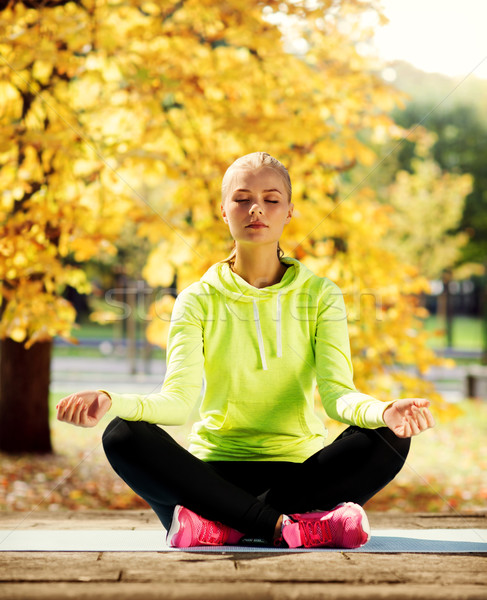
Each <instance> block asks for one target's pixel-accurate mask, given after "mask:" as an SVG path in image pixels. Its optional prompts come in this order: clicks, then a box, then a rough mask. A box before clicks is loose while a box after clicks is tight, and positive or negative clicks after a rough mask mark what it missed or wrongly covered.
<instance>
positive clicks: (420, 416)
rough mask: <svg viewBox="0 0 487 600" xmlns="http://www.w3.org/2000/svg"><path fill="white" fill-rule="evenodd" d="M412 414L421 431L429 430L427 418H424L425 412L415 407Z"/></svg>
mask: <svg viewBox="0 0 487 600" xmlns="http://www.w3.org/2000/svg"><path fill="white" fill-rule="evenodd" d="M412 413H413V418H414V421H415V423H416V424H417V425H418V427H419V429H420V431H424V430H425V429H428V423H427V421H426V417H425V416H424V412H423V410H421V409H420V408H417V407H416V406H413V408H412Z"/></svg>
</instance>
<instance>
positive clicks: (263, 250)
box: [232, 244, 287, 288]
mask: <svg viewBox="0 0 487 600" xmlns="http://www.w3.org/2000/svg"><path fill="white" fill-rule="evenodd" d="M286 269H287V266H286V265H284V264H283V263H281V262H280V260H279V258H278V257H277V245H275V244H272V245H269V246H259V247H257V248H256V247H255V246H254V247H253V248H246V247H245V246H244V247H241V246H240V245H239V244H237V254H236V256H235V262H234V264H233V267H232V270H233V271H234V272H235V273H237V275H240V277H242V279H245V281H246V282H247V283H249V284H250V285H252V286H254V287H256V288H264V287H268V286H269V285H274V284H275V283H279V282H280V281H281V279H282V276H283V275H284V273H285V272H286Z"/></svg>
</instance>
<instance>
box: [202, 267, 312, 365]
mask: <svg viewBox="0 0 487 600" xmlns="http://www.w3.org/2000/svg"><path fill="white" fill-rule="evenodd" d="M281 262H282V263H284V264H286V265H289V266H288V268H287V269H286V272H285V273H284V275H283V276H282V279H281V281H279V283H275V284H274V285H270V286H267V287H265V288H256V287H254V286H253V285H250V283H248V282H247V281H245V279H243V278H242V277H240V275H237V273H234V272H233V271H232V270H231V269H230V265H229V264H228V263H226V262H219V263H216V264H214V265H212V266H211V267H210V268H209V269H208V271H207V272H206V273H205V274H204V275H203V277H202V278H201V280H200V281H201V282H202V283H206V284H207V285H209V286H211V287H213V288H215V289H216V290H217V291H218V292H220V293H221V294H223V295H224V296H226V297H227V298H230V299H231V300H233V301H234V302H246V303H250V302H252V304H253V313H254V323H255V329H256V332H257V339H258V342H259V352H260V360H261V364H262V369H264V370H267V361H266V356H265V348H264V339H263V335H262V328H261V322H260V314H259V305H258V302H260V301H266V300H271V301H274V302H275V303H276V317H277V318H276V346H277V356H278V358H281V357H282V340H281V330H282V326H281V295H282V294H286V293H288V292H290V291H291V290H294V289H296V288H298V287H301V286H302V285H303V284H304V283H305V282H306V281H307V280H308V279H310V278H311V277H314V274H313V272H312V271H310V269H308V267H306V266H305V265H303V264H302V263H301V262H299V260H297V259H295V258H290V257H283V258H281Z"/></svg>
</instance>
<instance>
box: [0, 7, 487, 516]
mask: <svg viewBox="0 0 487 600" xmlns="http://www.w3.org/2000/svg"><path fill="white" fill-rule="evenodd" d="M0 6H1V8H0V17H1V18H0V125H1V132H2V133H1V136H0V227H1V235H0V300H1V304H0V314H1V320H0V338H1V342H0V464H1V468H0V473H1V474H0V483H1V485H0V507H1V508H2V509H4V510H13V511H27V510H33V509H40V510H46V509H47V510H63V509H70V510H87V509H91V508H93V509H94V508H96V509H98V508H140V507H146V506H147V505H146V504H145V503H144V502H143V501H142V500H141V499H140V498H138V497H137V496H136V495H135V494H134V493H133V492H132V491H131V490H130V489H129V488H128V487H127V486H126V485H125V484H124V483H123V482H122V481H121V480H119V479H118V477H117V476H116V475H115V474H114V473H113V472H112V471H111V468H110V467H109V465H108V463H107V461H106V459H105V457H104V454H103V450H102V448H101V445H100V439H101V433H102V432H103V428H104V426H106V424H107V422H106V420H105V421H103V422H102V423H100V424H99V425H98V426H97V427H96V428H94V429H90V430H85V429H81V428H75V427H72V426H68V425H66V424H62V423H59V422H58V421H57V420H56V419H55V408H54V407H55V405H56V404H57V402H58V401H59V399H61V398H62V397H64V396H66V395H68V394H70V393H73V392H75V391H80V390H82V389H97V388H103V389H107V390H113V391H117V392H138V393H141V394H147V393H153V392H157V391H158V390H160V387H161V384H162V381H163V379H164V372H165V344H166V338H167V329H168V323H169V319H170V314H171V310H172V306H173V304H174V299H175V297H176V296H177V294H178V292H179V291H181V290H182V289H184V288H185V287H186V286H187V285H189V284H190V283H192V282H193V281H196V280H197V279H199V277H201V275H202V274H203V273H204V272H205V271H206V270H207V269H208V268H209V266H211V265H212V264H214V263H215V262H217V261H218V260H221V259H223V258H225V257H226V256H227V255H228V254H229V252H230V250H231V242H232V240H231V239H230V237H229V234H228V230H227V229H226V226H225V225H224V224H223V222H222V220H221V218H220V213H219V204H220V183H221V178H222V176H223V174H224V172H225V170H226V168H227V167H228V166H229V165H230V164H231V163H232V162H233V160H235V159H236V158H237V157H239V156H241V155H243V154H246V153H249V152H254V151H266V152H269V153H270V154H272V155H273V156H275V157H276V158H278V159H279V160H281V162H283V163H284V164H285V165H286V167H288V169H289V172H290V175H291V179H292V182H293V202H294V204H295V212H294V217H293V220H292V221H291V223H290V224H289V225H288V226H287V227H286V229H285V231H284V235H283V239H282V243H281V246H282V248H283V249H284V251H285V253H286V254H287V255H289V256H293V257H295V258H298V259H299V260H301V261H302V262H303V263H305V264H306V265H308V266H309V267H310V268H311V269H312V270H313V271H314V272H315V273H316V274H318V275H320V276H323V277H329V278H330V279H332V280H333V281H335V282H336V283H337V284H338V285H339V286H340V288H341V289H342V291H343V293H344V297H345V302H346V304H347V309H348V323H349V333H350V341H351V346H352V354H353V363H354V373H355V384H356V387H357V389H358V390H360V391H363V392H364V393H369V394H372V395H374V396H376V397H377V398H380V399H382V400H388V399H391V398H400V397H427V398H430V399H431V401H432V407H433V412H434V414H435V417H436V418H437V421H438V424H437V427H436V428H435V429H434V430H430V431H428V432H426V433H424V434H422V435H421V436H419V437H418V438H415V439H414V441H413V447H412V451H411V455H410V457H409V459H408V462H407V465H406V467H405V469H404V470H403V472H402V473H401V474H400V475H399V476H398V478H397V479H396V480H395V481H394V482H393V483H391V484H390V485H389V486H388V487H387V488H386V489H385V490H383V492H381V493H380V494H379V495H378V496H377V497H376V498H374V499H373V500H372V501H371V502H370V503H369V504H370V507H369V508H371V509H376V510H390V511H437V512H438V511H441V512H451V511H464V512H469V511H481V510H485V507H486V501H487V475H486V473H487V449H486V446H485V442H484V440H485V437H486V433H487V273H486V264H487V167H486V165H487V116H486V113H485V110H482V109H483V108H484V107H485V105H486V101H487V42H486V41H485V36H484V35H483V33H482V32H481V29H480V28H481V24H483V23H485V22H486V20H487V7H486V6H484V4H483V3H480V2H477V1H475V0H464V2H462V3H461V5H460V4H459V3H458V2H449V1H448V2H445V1H443V2H439V1H436V0H429V1H428V2H422V3H420V2H419V1H416V0H414V1H413V0H411V1H409V2H397V1H392V0H383V1H382V2H378V1H377V2H376V1H374V0H370V1H367V0H364V1H357V0H315V1H314V2H301V1H287V0H282V1H280V2H267V3H262V2H260V1H257V0H247V1H246V2H245V3H243V2H241V1H237V0H231V1H229V2H226V3H224V4H222V3H219V2H212V1H211V0H209V1H208V2H205V3H201V2H197V1H196V0H194V1H192V0H187V1H181V0H180V1H176V0H174V1H163V2H150V1H143V0H126V1H121V2H117V3H112V2H109V1H108V0H79V1H76V2H75V1H72V2H64V1H56V0H46V1H43V2H42V1H39V2H36V1H25V2H12V1H11V2H2V3H1V4H0ZM316 408H317V411H319V412H321V413H323V409H322V408H321V403H320V399H319V397H318V395H317V397H316ZM196 418H197V407H195V411H194V414H193V421H194V420H195V419H196ZM323 418H324V419H326V421H327V423H328V424H329V431H330V439H333V437H334V436H335V435H337V434H338V433H339V432H340V431H341V430H342V428H343V426H342V425H341V424H339V423H335V422H333V421H330V420H329V419H328V418H327V417H326V415H325V414H324V413H323ZM190 428H191V423H188V424H187V425H185V426H184V427H180V428H172V427H171V428H168V430H169V431H171V432H172V434H173V435H174V436H175V437H176V438H177V439H178V441H180V442H181V443H183V444H185V443H186V442H185V439H186V435H187V433H188V432H189V431H190Z"/></svg>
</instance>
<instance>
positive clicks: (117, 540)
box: [0, 529, 487, 553]
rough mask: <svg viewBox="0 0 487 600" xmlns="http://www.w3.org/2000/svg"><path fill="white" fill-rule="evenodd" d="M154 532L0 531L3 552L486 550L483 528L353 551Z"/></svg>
mask: <svg viewBox="0 0 487 600" xmlns="http://www.w3.org/2000/svg"><path fill="white" fill-rule="evenodd" d="M165 535H166V534H165V531H164V530H163V529H159V530H111V529H107V530H102V529H93V530H88V529H86V530H47V529H44V530H42V529H14V530H5V529H4V530H0V551H3V552H7V551H8V552H12V551H19V552H29V551H32V552H43V551H44V552H269V553H281V552H283V553H286V552H385V553H389V552H390V553H398V552H417V553H423V552H433V553H446V552H449V553H462V552H487V529H376V530H373V531H372V537H371V539H370V541H369V542H368V543H367V544H365V546H362V547H361V548H356V549H353V550H344V549H340V548H313V549H307V548H294V549H289V548H272V547H265V546H258V545H255V546H242V545H240V546H198V547H194V548H184V549H183V548H169V547H168V546H167V545H166V539H165Z"/></svg>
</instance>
